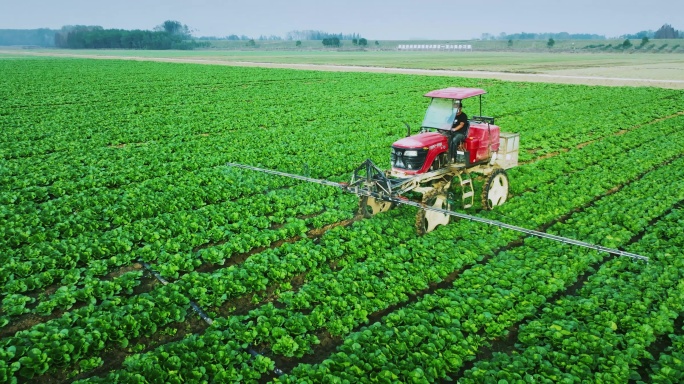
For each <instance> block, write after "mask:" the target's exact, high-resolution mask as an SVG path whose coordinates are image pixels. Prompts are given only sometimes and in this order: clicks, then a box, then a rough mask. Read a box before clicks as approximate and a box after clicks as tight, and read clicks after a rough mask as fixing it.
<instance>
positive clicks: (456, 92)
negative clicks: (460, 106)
mask: <svg viewBox="0 0 684 384" xmlns="http://www.w3.org/2000/svg"><path fill="white" fill-rule="evenodd" d="M485 93H487V91H485V90H484V89H480V88H455V87H451V88H444V89H437V90H434V91H430V92H428V93H426V94H425V96H427V97H436V98H438V99H459V100H463V99H467V98H469V97H473V96H479V95H484V94H485Z"/></svg>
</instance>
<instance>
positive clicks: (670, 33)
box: [620, 24, 684, 39]
mask: <svg viewBox="0 0 684 384" xmlns="http://www.w3.org/2000/svg"><path fill="white" fill-rule="evenodd" d="M620 37H624V38H625V39H643V38H644V37H646V38H649V39H679V38H684V32H682V31H678V30H676V29H674V28H673V27H672V26H671V25H670V24H663V26H662V27H660V28H659V29H658V30H657V31H653V30H648V31H640V32H637V33H635V34H630V35H623V36H620Z"/></svg>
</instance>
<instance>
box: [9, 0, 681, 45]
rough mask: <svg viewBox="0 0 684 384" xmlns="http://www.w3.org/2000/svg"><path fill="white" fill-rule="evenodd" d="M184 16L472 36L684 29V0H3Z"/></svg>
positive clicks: (129, 23)
mask: <svg viewBox="0 0 684 384" xmlns="http://www.w3.org/2000/svg"><path fill="white" fill-rule="evenodd" d="M165 20H177V21H180V22H181V23H182V24H186V25H188V26H189V27H190V28H191V29H193V30H194V32H193V34H194V35H195V36H227V35H230V34H236V35H247V36H250V37H259V36H260V35H267V36H268V35H277V36H283V37H285V35H286V34H287V32H289V31H292V30H308V29H313V30H320V31H325V32H330V33H359V34H360V35H361V36H362V37H365V38H367V39H369V40H402V39H414V38H425V39H454V40H456V39H470V38H479V37H480V36H481V35H482V34H483V33H490V34H494V35H498V34H499V33H501V32H505V33H519V32H569V33H595V34H599V35H605V36H606V37H617V36H619V35H623V34H627V33H636V32H638V31H642V30H649V29H652V30H657V29H658V28H660V26H661V25H663V24H666V23H667V24H671V25H672V26H673V27H674V28H675V29H678V30H682V29H684V1H683V0H649V1H643V0H640V1H636V0H621V1H618V0H513V1H505V0H469V1H457V0H383V1H380V0H346V1H335V2H332V1H324V0H320V1H314V0H288V1H276V0H261V1H249V0H242V1H232V0H226V1H219V0H194V1H193V0H109V1H101V0H0V29H33V28H51V29H59V28H61V27H62V26H64V25H100V26H102V27H104V28H121V29H153V28H154V27H155V26H157V25H160V24H161V23H162V22H164V21H165Z"/></svg>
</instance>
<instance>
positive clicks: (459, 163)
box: [226, 88, 648, 261]
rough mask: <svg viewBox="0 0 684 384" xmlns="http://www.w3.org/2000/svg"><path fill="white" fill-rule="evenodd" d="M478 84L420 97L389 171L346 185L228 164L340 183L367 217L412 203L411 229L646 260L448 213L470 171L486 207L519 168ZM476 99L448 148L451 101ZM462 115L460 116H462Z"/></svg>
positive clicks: (515, 141) (467, 185) (361, 173)
mask: <svg viewBox="0 0 684 384" xmlns="http://www.w3.org/2000/svg"><path fill="white" fill-rule="evenodd" d="M485 93H486V92H485V91H484V90H482V89H478V88H445V89H438V90H436V91H432V92H428V93H427V94H425V96H427V97H431V98H432V100H431V101H430V105H429V107H428V110H427V112H426V113H425V118H424V119H423V123H422V125H421V129H420V133H418V134H416V135H413V136H411V129H410V127H409V132H408V135H407V137H405V138H403V139H401V140H398V141H396V142H394V144H392V149H391V153H390V161H391V163H392V168H391V169H390V170H387V171H383V170H381V169H380V168H378V167H377V166H376V165H375V164H373V162H372V161H371V160H370V159H367V160H366V161H364V162H363V164H361V165H360V166H359V167H357V168H356V169H355V170H354V173H353V174H352V177H351V181H350V182H349V183H337V182H334V181H329V180H321V179H314V178H311V177H308V176H302V175H297V174H291V173H285V172H280V171H276V170H270V169H263V168H259V167H254V166H250V165H244V164H238V163H226V166H230V167H237V168H242V169H248V170H252V171H258V172H264V173H267V174H270V175H276V176H283V177H290V178H293V179H297V180H302V181H307V182H312V183H317V184H321V185H326V186H329V187H336V188H340V189H341V190H342V191H344V192H347V193H353V194H355V195H357V196H359V213H361V214H363V215H364V216H372V215H375V214H377V213H380V212H384V211H387V210H388V209H390V208H392V207H393V206H394V205H395V204H402V205H410V206H413V207H416V208H418V213H417V215H416V228H417V230H418V233H420V234H423V233H427V232H430V231H432V230H433V229H435V227H436V226H438V225H440V224H444V225H445V224H448V223H449V218H450V217H451V216H454V217H458V218H461V219H465V220H470V221H475V222H478V223H483V224H487V225H493V226H496V227H499V228H506V229H509V230H513V231H517V232H521V233H524V234H525V235H528V236H537V237H540V238H544V239H549V240H552V241H558V242H562V243H565V244H571V245H575V246H580V247H585V248H589V249H593V250H597V251H602V252H608V253H610V254H613V255H618V256H626V257H630V258H633V259H636V260H644V261H648V257H645V256H642V255H638V254H636V253H630V252H626V251H622V250H618V249H612V248H607V247H603V246H600V245H595V244H591V243H587V242H583V241H579V240H576V239H569V238H565V237H561V236H557V235H551V234H547V233H544V232H539V231H535V230H533V229H528V228H523V227H518V226H515V225H511V224H507V223H503V222H500V221H495V220H490V219H486V218H483V217H478V216H473V215H469V214H466V213H462V212H457V211H453V210H452V205H457V201H459V200H460V205H461V207H462V208H470V207H472V206H473V200H474V196H475V193H474V191H473V182H472V178H471V174H472V173H478V174H481V175H484V176H485V178H484V184H483V187H482V194H481V196H482V208H484V209H492V208H494V207H495V206H498V205H501V204H503V203H504V202H505V201H506V198H507V197H508V177H507V176H506V172H505V170H506V169H508V168H512V167H515V166H516V165H518V145H519V135H518V134H517V133H506V132H501V131H500V129H499V127H498V126H496V125H494V118H493V117H486V116H481V115H482V95H483V94H485ZM475 96H479V97H480V116H473V117H472V118H471V119H470V120H469V121H468V124H466V126H469V127H466V129H467V132H466V133H467V134H466V135H465V139H464V141H463V143H462V145H460V146H459V148H449V146H450V143H451V142H452V141H453V140H452V135H453V134H454V132H453V131H452V127H453V125H454V121H455V120H456V113H455V112H456V111H454V106H455V105H456V106H459V107H460V106H462V101H463V100H465V99H468V98H471V97H475ZM461 120H462V119H461Z"/></svg>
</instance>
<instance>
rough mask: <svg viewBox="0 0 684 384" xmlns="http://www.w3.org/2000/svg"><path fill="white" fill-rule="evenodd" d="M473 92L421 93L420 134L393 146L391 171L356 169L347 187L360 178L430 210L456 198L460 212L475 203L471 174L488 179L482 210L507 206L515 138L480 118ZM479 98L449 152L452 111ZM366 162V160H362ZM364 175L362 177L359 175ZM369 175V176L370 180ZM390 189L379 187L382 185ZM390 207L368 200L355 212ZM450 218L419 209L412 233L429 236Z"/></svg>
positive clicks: (363, 198) (476, 93)
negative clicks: (415, 198)
mask: <svg viewBox="0 0 684 384" xmlns="http://www.w3.org/2000/svg"><path fill="white" fill-rule="evenodd" d="M485 93H486V92H485V91H484V90H482V89H478V88H445V89H439V90H435V91H432V92H428V93H427V94H425V96H426V97H430V98H432V99H431V101H430V105H429V106H428V109H427V112H426V113H425V118H424V119H423V123H422V125H421V129H420V133H418V134H416V135H413V136H411V135H410V129H409V135H408V136H407V137H405V138H403V139H401V140H398V141H396V142H395V143H394V144H392V149H391V152H390V162H391V165H392V169H391V170H389V171H386V172H384V175H383V176H380V175H379V174H378V172H377V168H375V170H373V169H372V168H374V167H375V166H374V165H372V164H371V165H372V167H369V166H368V164H367V165H365V166H362V167H360V168H359V169H357V171H356V172H355V173H354V176H352V182H351V185H356V184H359V182H360V181H361V180H364V178H365V180H364V181H365V187H366V188H370V189H371V190H375V191H377V192H380V193H383V192H384V193H389V194H391V195H393V196H403V195H404V194H406V193H408V192H410V191H412V192H417V193H419V194H421V195H422V197H421V198H420V201H421V202H422V203H423V204H425V205H427V206H430V207H434V208H438V209H442V210H446V211H450V210H451V209H452V204H453V203H454V202H455V201H456V199H457V198H458V197H459V196H460V201H461V206H462V208H470V207H472V206H473V203H474V195H475V193H474V190H473V182H472V178H471V175H470V174H471V173H472V172H475V173H479V174H482V175H485V176H487V178H486V180H485V182H484V186H483V189H482V194H481V196H482V207H483V208H484V209H492V208H493V207H495V206H498V205H501V204H503V203H504V202H505V201H506V197H507V195H508V178H507V176H506V172H505V171H504V170H505V169H508V168H511V167H514V166H516V165H517V164H518V144H519V135H518V134H517V133H502V132H500V129H499V127H498V126H496V125H494V118H493V117H486V116H482V113H481V111H482V95H483V94H485ZM475 96H479V99H480V116H473V117H472V118H471V119H469V121H468V124H466V127H465V128H464V129H465V130H466V135H465V140H464V141H463V142H462V143H461V145H460V146H459V148H450V145H451V143H452V142H453V140H452V136H453V135H454V134H455V133H454V131H453V130H452V126H453V125H454V121H455V119H456V110H455V108H454V106H455V105H456V106H459V107H460V106H462V105H463V100H465V99H468V98H471V97H475ZM367 162H368V161H367ZM364 170H365V171H366V172H365V174H366V175H365V176H363V175H362V173H364V172H363V171H364ZM369 172H370V174H371V175H372V176H371V177H369V176H368V175H369ZM385 184H386V185H387V186H388V187H389V188H383V185H385ZM392 205H393V204H392V202H391V201H387V200H383V199H381V198H375V197H372V196H361V198H360V203H359V208H360V210H361V212H362V213H363V214H365V215H366V216H370V215H374V214H377V213H379V212H383V211H386V210H388V209H389V208H391V207H392ZM449 217H450V215H448V214H442V213H439V212H437V211H426V210H419V212H418V214H417V216H416V229H417V230H418V232H419V233H427V232H430V231H432V230H433V229H434V228H435V227H436V226H437V225H439V224H447V223H448V222H449Z"/></svg>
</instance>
